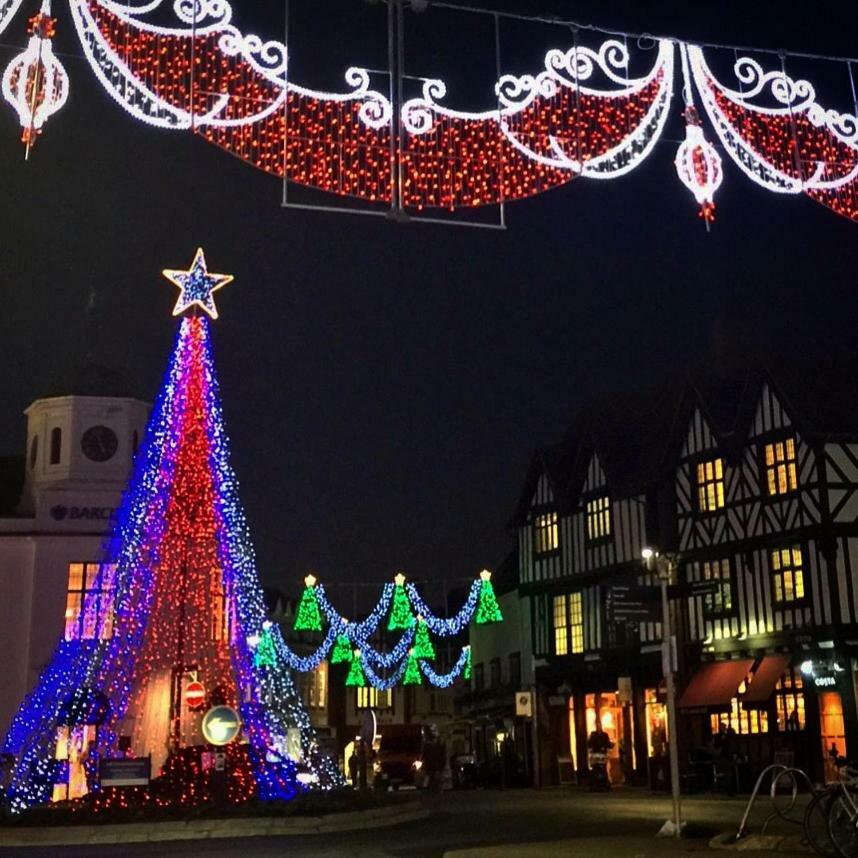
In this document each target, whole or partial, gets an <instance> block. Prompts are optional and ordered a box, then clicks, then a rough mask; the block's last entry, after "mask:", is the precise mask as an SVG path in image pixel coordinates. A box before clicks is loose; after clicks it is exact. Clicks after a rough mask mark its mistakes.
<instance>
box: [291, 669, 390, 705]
mask: <svg viewBox="0 0 858 858" xmlns="http://www.w3.org/2000/svg"><path fill="white" fill-rule="evenodd" d="M298 681H299V683H300V687H301V697H302V699H303V700H304V703H305V704H306V706H307V708H308V709H324V708H325V707H326V706H327V703H328V663H327V662H326V661H323V662H322V663H321V664H320V665H319V666H318V667H317V668H316V669H315V670H311V671H309V672H307V673H302V674H301V675H300V679H299V680H298ZM359 690H360V691H367V690H368V689H365V688H361V689H359ZM374 690H375V689H373V691H374ZM376 699H377V698H376ZM372 705H377V703H376V704H372ZM359 708H364V707H360V704H359Z"/></svg>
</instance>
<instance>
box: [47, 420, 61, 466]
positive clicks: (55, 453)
mask: <svg viewBox="0 0 858 858" xmlns="http://www.w3.org/2000/svg"><path fill="white" fill-rule="evenodd" d="M62 453H63V430H62V429H60V427H59V426H54V428H53V429H51V459H50V462H51V464H52V465H59V463H60V459H61V458H62Z"/></svg>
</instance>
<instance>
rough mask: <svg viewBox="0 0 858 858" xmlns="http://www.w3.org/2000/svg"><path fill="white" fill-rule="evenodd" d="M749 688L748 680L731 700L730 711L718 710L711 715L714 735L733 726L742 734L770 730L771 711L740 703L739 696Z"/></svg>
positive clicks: (747, 734)
mask: <svg viewBox="0 0 858 858" xmlns="http://www.w3.org/2000/svg"><path fill="white" fill-rule="evenodd" d="M747 690H748V683H747V680H746V681H743V682H742V684H741V685H740V686H739V690H738V694H737V696H736V697H734V698H733V699H732V700H731V701H730V711H729V712H717V713H713V714H712V715H710V716H709V718H710V727H711V728H712V734H713V735H715V734H717V733H719V732H721V731H722V730H724V731H726V730H727V729H729V728H731V727H732V728H733V730H734V731H735V732H736V733H738V735H740V736H749V735H753V734H755V733H768V732H769V713H768V712H767V711H766V710H765V709H744V708H743V707H742V705H741V703H739V697H741V696H742V695H743V694H744V693H745V692H746V691H747Z"/></svg>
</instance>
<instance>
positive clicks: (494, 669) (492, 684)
mask: <svg viewBox="0 0 858 858" xmlns="http://www.w3.org/2000/svg"><path fill="white" fill-rule="evenodd" d="M502 686H503V668H502V667H501V660H500V658H499V657H498V658H493V659H492V660H491V661H490V662H489V688H493V689H494V688H501V687H502Z"/></svg>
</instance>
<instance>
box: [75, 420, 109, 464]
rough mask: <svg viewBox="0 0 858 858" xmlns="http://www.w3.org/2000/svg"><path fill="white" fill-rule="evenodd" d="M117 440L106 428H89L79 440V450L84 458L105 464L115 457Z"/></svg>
mask: <svg viewBox="0 0 858 858" xmlns="http://www.w3.org/2000/svg"><path fill="white" fill-rule="evenodd" d="M118 447H119V439H118V438H117V437H116V433H115V432H114V431H113V430H112V429H109V428H108V427H107V426H91V427H90V428H89V429H87V430H86V432H84V433H83V438H81V439H80V448H81V450H83V454H84V456H86V457H87V459H91V460H92V461H93V462H106V461H107V460H108V459H112V458H113V457H114V455H116V450H117V448H118Z"/></svg>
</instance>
